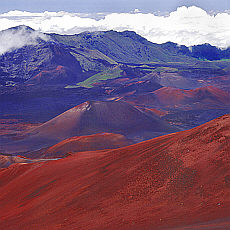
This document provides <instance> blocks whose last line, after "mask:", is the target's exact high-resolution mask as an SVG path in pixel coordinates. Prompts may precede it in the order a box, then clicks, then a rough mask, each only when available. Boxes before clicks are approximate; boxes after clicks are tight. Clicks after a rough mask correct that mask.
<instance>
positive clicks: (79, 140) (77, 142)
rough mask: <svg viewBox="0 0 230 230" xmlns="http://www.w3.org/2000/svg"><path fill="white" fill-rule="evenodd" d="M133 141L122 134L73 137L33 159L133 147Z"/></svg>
mask: <svg viewBox="0 0 230 230" xmlns="http://www.w3.org/2000/svg"><path fill="white" fill-rule="evenodd" d="M131 144H132V141H131V140H128V139H127V138H126V137H125V136H123V135H121V134H113V133H99V134H94V135H89V136H80V137H71V138H69V139H66V140H64V141H61V142H59V143H58V144H56V145H54V146H52V147H50V148H48V149H47V150H45V151H40V152H39V153H37V154H33V153H32V154H31V157H32V155H34V156H33V157H38V156H40V157H46V158H47V157H49V158H55V157H63V156H64V155H66V153H73V152H84V151H95V150H103V149H116V148H121V147H124V146H128V145H131Z"/></svg>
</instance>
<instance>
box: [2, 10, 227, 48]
mask: <svg viewBox="0 0 230 230" xmlns="http://www.w3.org/2000/svg"><path fill="white" fill-rule="evenodd" d="M229 21H230V13H227V12H225V13H216V14H213V13H209V12H207V11H205V10H204V9H202V8H199V7H196V6H191V7H186V6H181V7H178V8H177V9H176V10H175V11H172V12H170V13H167V14H163V15H161V14H157V13H143V12H141V10H139V9H135V10H133V11H131V12H129V13H94V14H93V13H91V14H83V13H70V12H65V11H59V12H49V11H46V12H43V13H32V12H26V11H9V12H7V13H4V14H0V30H5V29H8V28H10V27H14V26H18V25H26V26H30V27H31V28H33V29H35V30H38V31H41V32H44V33H59V34H77V33H81V32H84V31H90V32H92V31H106V30H116V31H124V30H130V31H135V32H136V33H137V34H139V35H141V36H143V37H145V38H146V39H148V40H149V41H151V42H154V43H165V42H168V41H171V42H175V43H177V44H179V45H186V46H192V45H198V44H204V43H209V44H211V45H214V46H217V47H220V48H227V47H229V46H230V24H229Z"/></svg>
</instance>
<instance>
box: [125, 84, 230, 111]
mask: <svg viewBox="0 0 230 230" xmlns="http://www.w3.org/2000/svg"><path fill="white" fill-rule="evenodd" d="M128 100H131V101H134V102H135V103H136V104H143V105H152V106H155V105H160V106H164V107H177V108H187V109H194V108H199V109H201V108H219V107H223V106H229V104H230V94H229V93H228V92H226V91H224V90H221V89H219V88H217V87H214V86H206V87H202V88H196V89H192V90H183V89H178V88H172V87H163V88H161V89H158V90H156V91H153V92H151V93H147V94H143V95H140V96H137V97H136V98H134V99H133V100H132V99H131V98H128Z"/></svg>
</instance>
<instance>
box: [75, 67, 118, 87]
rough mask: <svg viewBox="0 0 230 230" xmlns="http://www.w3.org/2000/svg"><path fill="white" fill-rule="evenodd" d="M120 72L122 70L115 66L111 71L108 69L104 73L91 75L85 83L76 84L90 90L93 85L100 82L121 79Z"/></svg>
mask: <svg viewBox="0 0 230 230" xmlns="http://www.w3.org/2000/svg"><path fill="white" fill-rule="evenodd" d="M121 72H122V70H121V69H120V67H118V66H116V67H114V68H112V69H108V70H106V71H103V72H100V73H98V74H95V75H93V76H92V77H90V78H88V79H86V80H85V81H82V82H80V83H78V84H77V86H81V87H85V88H92V87H93V84H95V83H98V82H100V81H105V80H108V79H114V78H118V77H121Z"/></svg>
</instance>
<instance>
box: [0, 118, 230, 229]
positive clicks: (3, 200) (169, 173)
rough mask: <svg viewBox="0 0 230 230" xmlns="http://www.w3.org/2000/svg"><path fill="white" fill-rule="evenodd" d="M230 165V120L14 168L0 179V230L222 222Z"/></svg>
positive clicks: (229, 211)
mask: <svg viewBox="0 0 230 230" xmlns="http://www.w3.org/2000/svg"><path fill="white" fill-rule="evenodd" d="M229 165H230V115H226V116H223V117H221V118H218V119H216V120H214V121H211V122H209V123H206V124H204V125H202V126H199V127H197V128H194V129H192V130H188V131H183V132H180V133H174V134H170V135H167V136H161V137H158V138H155V139H152V140H150V141H145V142H142V143H139V144H136V145H132V146H128V147H124V148H121V149H117V150H110V151H105V150H103V151H96V152H85V153H84V152H83V153H78V154H75V155H72V156H69V157H67V158H64V159H62V160H58V161H53V162H48V163H47V162H46V163H35V164H28V165H12V166H10V167H9V168H7V169H5V170H1V171H0V184H1V185H0V186H1V187H0V205H1V209H0V218H1V228H2V229H4V230H10V229H12V230H15V229H19V230H20V229H23V230H24V229H49V230H50V229H78V230H87V229H93V230H104V229H111V230H115V229H116V230H120V229H122V230H140V229H143V230H153V229H172V228H175V227H183V228H184V229H186V228H185V227H184V226H187V225H190V226H191V225H194V224H196V225H197V226H199V225H200V224H199V223H205V222H207V223H208V221H216V222H218V219H225V218H229V217H230V167H229ZM224 224H225V226H226V229H229V228H230V222H229V221H226V223H224ZM200 226H201V225H200ZM209 227H212V226H211V224H209ZM195 229H199V227H198V228H195ZM200 229H204V228H202V227H201V228H200ZM206 229H208V227H207V226H206ZM210 229H211V228H210ZM214 229H215V228H214Z"/></svg>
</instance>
